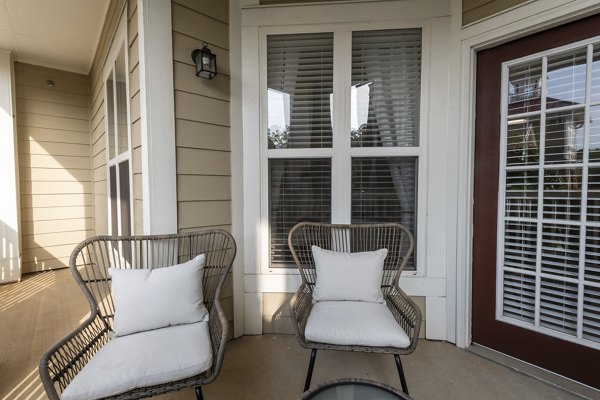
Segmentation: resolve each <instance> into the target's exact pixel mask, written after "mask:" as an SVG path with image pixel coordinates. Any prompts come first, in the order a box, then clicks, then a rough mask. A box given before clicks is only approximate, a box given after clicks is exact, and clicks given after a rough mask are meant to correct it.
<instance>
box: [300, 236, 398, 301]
mask: <svg viewBox="0 0 600 400" xmlns="http://www.w3.org/2000/svg"><path fill="white" fill-rule="evenodd" d="M312 253H313V257H314V259H315V268H316V272H317V281H316V283H315V289H314V291H313V299H314V300H315V301H326V300H331V301H339V300H349V301H370V302H374V303H383V302H384V300H383V292H382V291H381V279H382V278H383V262H384V260H385V257H386V256H387V253H388V251H387V249H379V250H376V251H365V252H361V253H342V252H337V251H331V250H325V249H322V248H320V247H318V246H312Z"/></svg>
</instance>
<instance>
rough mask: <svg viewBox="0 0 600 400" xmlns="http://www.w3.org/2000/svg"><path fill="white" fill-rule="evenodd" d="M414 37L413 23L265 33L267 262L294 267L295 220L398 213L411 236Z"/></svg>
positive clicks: (417, 149)
mask: <svg viewBox="0 0 600 400" xmlns="http://www.w3.org/2000/svg"><path fill="white" fill-rule="evenodd" d="M421 41H422V33H421V28H410V29H386V30H371V31H356V32H348V31H339V32H338V31H336V32H323V33H301V34H281V35H279V34H276V35H267V46H266V50H267V51H266V96H264V102H265V103H266V104H264V105H265V107H263V110H264V112H265V114H266V115H265V117H264V119H263V121H264V122H265V123H264V124H263V130H262V132H263V135H264V140H263V141H262V143H263V155H264V159H263V162H264V164H265V170H266V175H267V176H266V179H265V182H267V184H266V187H265V189H264V190H265V196H264V197H265V199H266V200H267V201H266V203H267V204H266V208H263V210H265V215H267V214H268V222H269V239H268V242H269V243H268V246H269V251H268V253H269V267H270V268H285V267H294V268H295V266H294V263H293V259H292V256H291V254H290V252H289V249H288V246H287V235H288V232H289V231H290V229H291V228H292V226H293V225H295V224H296V223H298V222H301V221H312V222H321V223H330V222H334V223H369V222H371V223H384V222H398V223H402V224H403V225H405V226H406V227H407V228H408V229H409V230H411V232H412V233H413V235H415V237H416V230H417V200H418V171H419V163H420V162H421V159H422V157H421V154H422V153H421V151H422V146H420V114H421V113H420V110H421V53H422V50H421ZM334 43H335V45H334ZM334 54H335V56H334ZM340 55H342V56H343V57H345V58H346V59H347V60H348V63H346V64H344V65H342V64H341V63H339V62H338V61H336V60H340V59H341V58H342V57H340ZM334 59H335V60H334ZM348 66H351V67H350V68H348ZM406 269H407V270H415V269H416V259H415V257H414V256H413V259H412V260H410V262H409V265H408V266H407V268H406Z"/></svg>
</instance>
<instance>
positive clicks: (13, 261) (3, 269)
mask: <svg viewBox="0 0 600 400" xmlns="http://www.w3.org/2000/svg"><path fill="white" fill-rule="evenodd" d="M12 63H13V62H12V59H11V56H10V53H9V52H7V51H4V50H1V49H0V193H2V196H1V197H0V236H1V240H0V284H2V283H9V282H16V281H19V280H20V279H21V230H20V218H19V213H20V204H19V167H18V154H19V152H18V150H17V142H18V139H17V130H16V123H15V119H14V115H15V114H16V112H15V110H14V106H15V102H14V99H15V93H14V71H13V65H12Z"/></svg>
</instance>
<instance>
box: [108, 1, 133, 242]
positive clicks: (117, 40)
mask: <svg viewBox="0 0 600 400" xmlns="http://www.w3.org/2000/svg"><path fill="white" fill-rule="evenodd" d="M127 43H128V41H127V15H126V13H125V12H123V13H122V15H121V19H120V21H119V26H118V28H117V31H116V32H115V35H114V37H113V40H112V42H111V47H110V51H109V52H108V55H107V57H106V60H105V63H104V70H103V75H102V79H103V81H102V86H103V87H102V90H103V91H104V99H105V101H104V116H105V118H104V146H105V153H106V154H105V156H106V202H107V217H108V233H109V234H113V227H112V207H111V204H110V168H111V167H113V166H114V167H115V170H116V176H117V185H116V186H117V198H120V191H121V188H120V186H121V185H120V184H119V178H118V176H119V167H118V165H119V163H121V162H123V161H128V162H129V168H128V170H129V171H128V174H129V207H130V212H129V220H130V221H129V223H130V230H131V232H130V234H133V229H134V217H133V215H134V213H133V166H132V163H131V115H130V102H131V99H130V97H129V51H128V49H129V46H128V45H127ZM121 48H122V49H123V55H124V58H125V91H126V96H125V104H126V106H127V111H126V115H127V123H126V125H127V150H126V151H124V152H123V153H121V154H118V155H116V156H115V157H113V158H111V157H110V138H109V129H108V123H109V122H108V118H107V116H108V107H109V105H108V101H107V99H108V93H107V88H106V80H107V79H108V77H109V76H110V75H111V74H112V73H113V70H114V65H115V61H116V59H117V57H118V56H119V51H120V50H121ZM113 82H116V80H113ZM113 94H114V103H113V104H112V105H111V106H112V107H114V109H115V110H116V101H117V98H116V91H115V90H114V88H113ZM114 122H115V124H116V123H117V119H116V118H115V121H114ZM117 133H118V132H117V127H116V126H115V127H114V134H115V138H114V139H115V151H118V140H117V139H118V137H117ZM117 220H119V221H120V220H121V203H120V202H119V201H117ZM120 228H121V227H120V226H119V229H118V232H117V234H119V235H121V234H122V232H121V229H120Z"/></svg>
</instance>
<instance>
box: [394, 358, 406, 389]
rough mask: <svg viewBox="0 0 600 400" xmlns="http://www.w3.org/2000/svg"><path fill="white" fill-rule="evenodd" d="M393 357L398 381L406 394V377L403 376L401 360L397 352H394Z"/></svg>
mask: <svg viewBox="0 0 600 400" xmlns="http://www.w3.org/2000/svg"><path fill="white" fill-rule="evenodd" d="M394 359H395V360H396V367H397V368H398V375H400V382H401V383H402V391H403V392H404V393H406V394H408V386H406V377H405V376H404V369H403V368H402V361H400V356H399V355H398V354H394Z"/></svg>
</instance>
